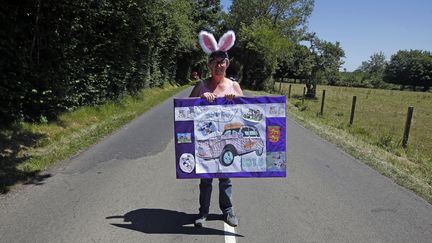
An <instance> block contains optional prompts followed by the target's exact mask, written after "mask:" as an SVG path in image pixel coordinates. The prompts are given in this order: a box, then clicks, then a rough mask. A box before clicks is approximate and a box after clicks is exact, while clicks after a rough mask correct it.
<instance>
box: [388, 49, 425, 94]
mask: <svg viewBox="0 0 432 243" xmlns="http://www.w3.org/2000/svg"><path fill="white" fill-rule="evenodd" d="M384 81H385V82H388V83H394V84H400V85H411V86H413V87H414V89H415V87H416V86H423V90H424V91H427V90H429V88H430V87H431V86H432V54H431V53H430V52H428V51H421V50H409V51H407V50H401V51H398V52H397V53H396V54H394V55H393V56H392V57H391V59H390V62H389V64H388V65H387V67H386V68H385V72H384Z"/></svg>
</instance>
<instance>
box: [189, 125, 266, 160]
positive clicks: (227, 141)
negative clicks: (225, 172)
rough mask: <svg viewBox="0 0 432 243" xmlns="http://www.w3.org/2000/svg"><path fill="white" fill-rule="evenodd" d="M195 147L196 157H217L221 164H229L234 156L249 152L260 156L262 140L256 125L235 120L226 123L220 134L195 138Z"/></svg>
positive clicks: (262, 146)
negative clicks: (206, 137) (199, 138)
mask: <svg viewBox="0 0 432 243" xmlns="http://www.w3.org/2000/svg"><path fill="white" fill-rule="evenodd" d="M196 148H197V152H198V157H200V158H203V159H205V160H209V159H216V158H218V159H219V162H220V163H221V164H222V165H224V166H229V165H231V164H232V163H233V162H234V157H235V156H239V155H244V154H247V153H251V152H255V153H256V155H258V156H261V155H262V153H263V152H264V141H263V139H262V138H261V137H260V135H259V132H258V130H257V128H256V127H254V126H249V125H244V124H242V123H239V122H235V123H229V124H226V125H225V126H224V131H223V133H222V135H218V136H214V137H211V138H209V139H204V140H197V144H196Z"/></svg>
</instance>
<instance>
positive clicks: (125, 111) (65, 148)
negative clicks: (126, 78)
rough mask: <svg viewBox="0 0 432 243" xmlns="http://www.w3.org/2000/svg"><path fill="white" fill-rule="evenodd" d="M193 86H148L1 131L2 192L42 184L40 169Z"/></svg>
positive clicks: (84, 147) (97, 139)
mask: <svg viewBox="0 0 432 243" xmlns="http://www.w3.org/2000/svg"><path fill="white" fill-rule="evenodd" d="M187 87H189V86H173V85H166V86H165V87H163V88H153V89H144V90H143V91H141V92H140V93H139V94H138V95H137V96H133V97H132V96H126V97H124V98H122V99H121V100H119V101H117V102H107V103H105V104H101V105H95V106H87V107H81V108H78V109H77V110H75V111H71V112H65V113H63V114H61V115H59V116H58V118H57V119H56V120H55V121H50V122H47V121H42V122H39V123H29V122H21V123H17V124H15V125H13V126H11V127H9V128H8V129H1V130H0V193H5V192H7V191H9V189H10V188H11V187H13V186H14V185H16V184H19V183H38V182H39V181H40V180H43V179H44V177H45V176H41V175H39V172H41V171H44V170H46V169H47V168H50V167H51V166H53V165H54V164H55V163H56V162H58V161H61V160H64V159H67V158H69V157H71V156H73V155H74V154H76V153H78V152H79V151H80V150H82V149H86V148H87V147H89V146H90V145H92V144H94V143H96V142H97V141H99V140H101V139H102V138H103V137H104V136H106V135H108V134H110V133H112V132H113V131H115V130H116V129H118V128H120V127H121V126H123V125H124V124H127V123H128V122H130V121H131V120H132V119H134V118H135V117H137V116H139V115H141V114H142V113H144V112H145V111H147V110H149V109H150V108H152V107H153V106H155V105H157V104H159V103H160V102H162V101H164V100H166V99H167V98H169V97H171V96H172V95H174V94H176V93H178V92H180V91H181V90H183V89H185V88H187Z"/></svg>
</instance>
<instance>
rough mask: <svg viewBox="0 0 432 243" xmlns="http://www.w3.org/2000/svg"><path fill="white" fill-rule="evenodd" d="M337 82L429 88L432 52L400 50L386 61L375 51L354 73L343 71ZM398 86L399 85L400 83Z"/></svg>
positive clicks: (376, 86)
mask: <svg viewBox="0 0 432 243" xmlns="http://www.w3.org/2000/svg"><path fill="white" fill-rule="evenodd" d="M330 84H335V85H344V86H353V87H367V88H400V89H404V88H410V89H412V90H416V89H417V87H420V88H421V90H422V91H428V90H429V89H430V87H431V86H432V54H431V52H429V51H422V50H400V51H398V52H397V53H396V54H394V55H392V56H391V58H390V61H386V59H385V56H384V54H383V53H382V52H380V53H375V54H373V55H372V56H371V57H370V59H369V60H368V61H364V62H363V63H362V65H361V66H360V67H359V68H358V69H357V70H355V71H353V72H341V74H340V76H339V79H338V80H336V81H335V82H334V83H331V82H330ZM397 85H398V86H397Z"/></svg>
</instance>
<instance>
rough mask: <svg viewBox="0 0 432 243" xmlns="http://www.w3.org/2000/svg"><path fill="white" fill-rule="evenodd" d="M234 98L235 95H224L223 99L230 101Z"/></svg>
mask: <svg viewBox="0 0 432 243" xmlns="http://www.w3.org/2000/svg"><path fill="white" fill-rule="evenodd" d="M234 98H235V94H227V95H225V99H227V100H228V101H232V100H233V99H234Z"/></svg>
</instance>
